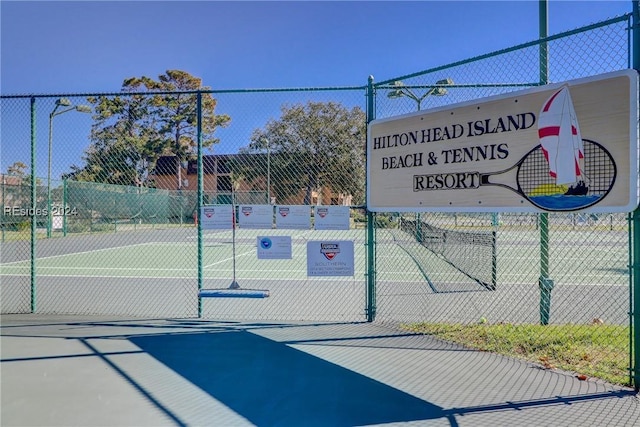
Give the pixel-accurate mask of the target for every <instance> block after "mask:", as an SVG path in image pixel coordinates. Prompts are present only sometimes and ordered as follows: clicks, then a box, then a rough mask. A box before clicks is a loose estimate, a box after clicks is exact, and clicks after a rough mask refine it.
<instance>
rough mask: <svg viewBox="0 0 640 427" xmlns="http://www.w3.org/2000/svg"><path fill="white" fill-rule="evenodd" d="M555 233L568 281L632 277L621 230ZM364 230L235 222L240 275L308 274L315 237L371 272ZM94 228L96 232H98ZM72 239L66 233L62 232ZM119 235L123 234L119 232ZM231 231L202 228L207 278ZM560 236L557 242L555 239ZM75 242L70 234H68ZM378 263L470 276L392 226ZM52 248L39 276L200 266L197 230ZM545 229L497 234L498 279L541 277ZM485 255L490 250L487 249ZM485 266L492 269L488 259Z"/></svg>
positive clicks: (560, 272)
mask: <svg viewBox="0 0 640 427" xmlns="http://www.w3.org/2000/svg"><path fill="white" fill-rule="evenodd" d="M266 235H269V236H275V235H288V236H291V238H292V259H258V257H257V249H256V245H257V237H258V236H266ZM568 236H570V237H571V240H570V241H569V240H567V236H562V237H561V238H559V239H557V240H555V241H554V240H552V241H551V244H550V249H549V259H550V261H549V273H550V277H553V278H555V279H556V280H557V281H558V283H566V284H571V285H608V286H627V285H628V259H626V254H627V247H626V246H625V244H621V243H620V242H624V240H625V239H624V236H617V237H620V238H616V236H613V237H612V236H611V233H607V234H606V236H607V238H608V239H609V240H608V241H603V240H602V239H600V240H598V241H597V244H598V246H591V245H589V244H588V243H585V242H594V238H593V233H585V234H584V235H581V234H580V233H576V232H572V233H570V234H568ZM364 237H365V231H364V230H348V231H321V232H320V231H313V230H309V231H307V230H303V231H300V230H236V233H235V275H236V277H237V278H239V279H242V278H246V279H260V278H266V279H282V280H301V279H304V278H306V275H307V268H306V262H307V257H306V250H307V242H308V241H310V240H325V241H330V240H352V241H354V267H355V274H354V278H356V279H361V278H363V277H364V276H365V274H366V273H367V260H366V246H365V241H364ZM100 238H101V236H96V237H95V239H100ZM65 240H67V239H65ZM122 241H126V240H125V239H122ZM233 241H234V240H233V233H232V232H231V231H222V232H205V233H203V244H202V273H203V278H205V279H215V278H219V279H225V278H230V277H232V275H233V273H234V271H233V270H234V244H233ZM558 242H560V243H558ZM68 243H70V244H71V245H72V246H73V245H74V243H73V240H71V239H70V240H68ZM376 248H377V251H376V266H377V271H378V276H377V278H378V279H379V280H383V281H387V280H392V281H396V282H414V281H417V282H425V281H431V282H432V283H434V284H437V283H448V282H452V283H461V282H473V280H470V279H469V278H468V277H467V276H466V275H465V274H463V273H461V272H460V271H458V270H457V269H456V268H454V267H453V266H452V265H450V264H449V263H447V262H445V261H444V260H443V259H442V258H441V257H438V256H436V255H434V254H433V253H432V252H430V251H429V250H427V249H425V248H423V247H420V245H418V244H417V243H416V242H415V241H412V240H411V239H410V236H408V235H407V236H406V238H405V239H402V240H399V239H397V238H395V237H393V236H392V235H391V233H390V232H389V231H385V230H380V231H378V233H377V245H376ZM67 252H68V253H63V254H60V255H55V254H53V255H48V256H43V257H39V258H37V260H36V268H37V273H38V274H39V275H40V276H67V277H90V278H91V277H114V278H116V277H128V278H184V277H196V275H197V271H198V244H197V235H189V236H186V237H183V238H181V239H176V241H153V240H150V241H145V242H142V243H135V244H121V245H120V246H112V247H108V248H101V249H92V250H85V248H84V247H83V246H81V245H79V244H75V246H73V247H72V251H71V252H69V251H67ZM539 257H540V237H539V235H537V234H536V232H535V231H510V230H507V231H502V232H499V233H498V237H497V263H496V264H497V283H498V286H500V285H503V284H526V283H536V281H537V278H538V277H539V274H540V264H539ZM485 258H486V257H485ZM478 263H482V264H484V263H486V264H487V265H483V266H482V267H481V268H483V269H484V270H488V269H490V265H489V264H490V263H491V259H490V258H487V259H480V260H479V261H478ZM1 267H2V268H1V275H13V276H15V275H20V276H22V275H29V274H30V268H31V263H30V261H29V260H28V259H27V260H23V261H14V262H5V263H3V264H1ZM478 290H481V289H480V288H478Z"/></svg>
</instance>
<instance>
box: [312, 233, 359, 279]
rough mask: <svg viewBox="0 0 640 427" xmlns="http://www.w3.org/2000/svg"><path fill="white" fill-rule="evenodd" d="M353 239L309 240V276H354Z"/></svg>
mask: <svg viewBox="0 0 640 427" xmlns="http://www.w3.org/2000/svg"><path fill="white" fill-rule="evenodd" d="M353 275H354V255H353V241H352V240H334V241H324V240H315V241H314V240H310V241H308V242H307V276H353Z"/></svg>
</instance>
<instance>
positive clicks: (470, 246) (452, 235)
mask: <svg viewBox="0 0 640 427" xmlns="http://www.w3.org/2000/svg"><path fill="white" fill-rule="evenodd" d="M399 229H400V230H401V231H403V232H404V233H406V234H409V235H410V236H411V238H412V240H415V242H416V243H418V244H420V245H421V246H423V247H425V248H426V249H428V250H429V251H431V252H432V253H433V254H435V255H436V256H438V257H439V258H440V259H442V260H444V261H446V262H447V263H448V264H450V265H451V266H452V267H454V268H456V269H457V270H458V271H460V272H461V273H463V274H464V275H466V276H467V277H469V278H470V279H472V280H474V281H475V282H477V283H478V284H480V285H482V286H483V287H485V288H487V289H489V290H495V289H496V281H497V253H496V232H495V230H473V231H461V230H455V229H449V228H443V227H439V226H435V225H433V224H430V223H428V222H426V221H425V218H424V216H420V215H418V216H416V218H415V219H412V218H400V227H399ZM414 260H415V261H416V262H417V263H420V262H421V261H420V258H419V257H414Z"/></svg>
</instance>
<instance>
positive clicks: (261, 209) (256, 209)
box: [238, 205, 273, 229]
mask: <svg viewBox="0 0 640 427" xmlns="http://www.w3.org/2000/svg"><path fill="white" fill-rule="evenodd" d="M238 226H239V227H240V228H267V229H271V228H273V206H271V205H239V206H238Z"/></svg>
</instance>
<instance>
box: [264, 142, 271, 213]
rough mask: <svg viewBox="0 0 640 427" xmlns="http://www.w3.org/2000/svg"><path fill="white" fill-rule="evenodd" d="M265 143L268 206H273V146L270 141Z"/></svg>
mask: <svg viewBox="0 0 640 427" xmlns="http://www.w3.org/2000/svg"><path fill="white" fill-rule="evenodd" d="M264 141H265V143H266V144H267V204H271V144H270V143H269V140H268V139H265V140H264Z"/></svg>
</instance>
